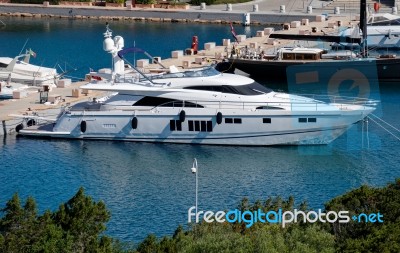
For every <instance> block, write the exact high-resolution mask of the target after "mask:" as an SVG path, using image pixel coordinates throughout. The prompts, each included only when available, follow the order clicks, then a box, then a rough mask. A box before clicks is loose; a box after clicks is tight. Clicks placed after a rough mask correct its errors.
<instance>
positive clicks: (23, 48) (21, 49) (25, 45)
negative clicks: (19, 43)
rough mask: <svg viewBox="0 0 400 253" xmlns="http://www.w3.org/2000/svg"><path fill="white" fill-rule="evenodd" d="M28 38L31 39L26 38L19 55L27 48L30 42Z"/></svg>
mask: <svg viewBox="0 0 400 253" xmlns="http://www.w3.org/2000/svg"><path fill="white" fill-rule="evenodd" d="M28 40H29V38H28V39H26V41H25V44H24V45H23V47H22V48H21V51H20V52H19V55H21V54H22V51H24V48H25V46H26V44H27V43H28Z"/></svg>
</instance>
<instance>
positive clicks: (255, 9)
mask: <svg viewBox="0 0 400 253" xmlns="http://www.w3.org/2000/svg"><path fill="white" fill-rule="evenodd" d="M253 12H258V4H253Z"/></svg>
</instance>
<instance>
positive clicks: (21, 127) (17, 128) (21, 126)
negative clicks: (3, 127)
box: [15, 123, 24, 133]
mask: <svg viewBox="0 0 400 253" xmlns="http://www.w3.org/2000/svg"><path fill="white" fill-rule="evenodd" d="M23 128H24V125H22V123H21V124H18V125H17V126H16V127H15V131H16V132H17V133H19V131H21V130H22V129H23Z"/></svg>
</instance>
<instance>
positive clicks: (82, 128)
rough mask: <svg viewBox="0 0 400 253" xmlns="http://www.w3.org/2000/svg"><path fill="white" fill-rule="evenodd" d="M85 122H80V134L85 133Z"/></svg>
mask: <svg viewBox="0 0 400 253" xmlns="http://www.w3.org/2000/svg"><path fill="white" fill-rule="evenodd" d="M86 127H87V126H86V121H84V120H82V121H81V132H82V133H84V132H86Z"/></svg>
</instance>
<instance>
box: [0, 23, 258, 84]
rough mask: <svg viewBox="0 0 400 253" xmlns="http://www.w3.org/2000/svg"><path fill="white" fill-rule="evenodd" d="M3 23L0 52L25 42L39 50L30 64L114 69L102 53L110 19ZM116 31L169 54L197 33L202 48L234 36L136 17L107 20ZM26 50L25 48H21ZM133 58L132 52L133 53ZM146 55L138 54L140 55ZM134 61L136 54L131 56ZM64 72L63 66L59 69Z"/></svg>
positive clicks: (224, 29)
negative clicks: (144, 20) (104, 34)
mask: <svg viewBox="0 0 400 253" xmlns="http://www.w3.org/2000/svg"><path fill="white" fill-rule="evenodd" d="M2 21H3V22H4V23H6V26H5V27H0V38H1V39H0V55H2V56H8V57H14V56H16V55H18V54H19V52H20V51H21V49H22V48H23V46H24V44H25V42H26V41H27V40H28V42H27V44H26V47H25V48H27V49H29V48H31V49H32V50H33V51H34V52H36V54H37V58H36V59H34V58H31V62H32V63H33V64H37V65H43V66H47V67H55V66H58V65H59V66H60V67H61V68H62V69H67V70H72V69H73V68H77V71H74V72H72V73H68V75H72V76H75V77H78V78H84V75H85V74H86V73H88V72H89V68H92V69H95V70H97V69H99V68H104V67H111V57H110V55H109V54H108V53H106V52H104V51H103V33H104V32H105V24H106V21H90V22H89V21H87V20H65V19H30V18H6V17H2ZM109 23H110V28H111V29H112V30H113V31H114V33H113V35H114V36H115V35H121V36H123V37H124V40H125V47H131V46H134V45H135V46H136V47H139V48H142V49H144V50H146V51H147V52H149V53H150V54H151V55H152V56H161V58H162V59H164V58H170V57H171V51H174V50H184V49H186V48H190V47H191V43H192V36H198V39H199V50H202V49H204V43H206V42H216V43H217V45H222V40H223V39H225V38H230V39H231V38H232V34H231V31H230V26H229V25H207V24H194V23H193V24H183V23H149V22H133V21H115V22H112V21H111V22H109ZM235 31H236V33H237V34H246V35H247V36H249V37H250V36H255V34H256V32H257V29H256V28H250V27H242V26H239V25H237V26H235ZM23 52H25V51H23ZM132 57H134V56H132ZM141 58H146V56H145V55H143V54H137V55H136V59H141ZM129 60H131V62H134V61H133V58H130V59H129ZM59 70H60V69H59Z"/></svg>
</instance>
